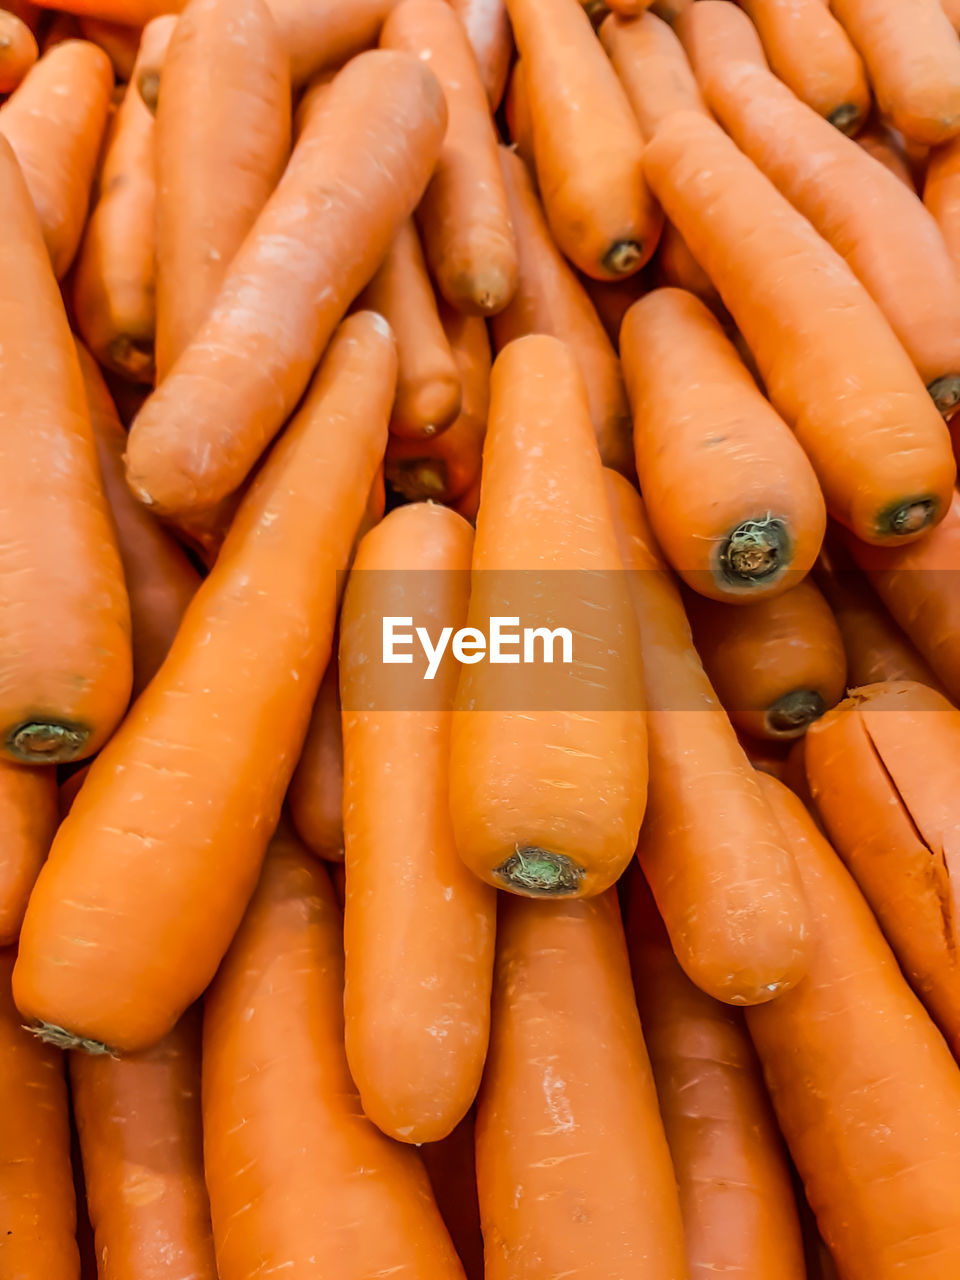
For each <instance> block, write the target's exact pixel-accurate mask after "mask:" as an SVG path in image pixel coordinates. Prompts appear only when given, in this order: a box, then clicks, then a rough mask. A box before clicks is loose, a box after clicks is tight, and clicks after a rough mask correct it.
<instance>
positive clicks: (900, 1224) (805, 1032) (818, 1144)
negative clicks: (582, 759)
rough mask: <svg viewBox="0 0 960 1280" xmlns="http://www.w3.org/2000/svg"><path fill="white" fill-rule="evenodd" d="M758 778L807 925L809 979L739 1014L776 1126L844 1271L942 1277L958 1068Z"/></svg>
mask: <svg viewBox="0 0 960 1280" xmlns="http://www.w3.org/2000/svg"><path fill="white" fill-rule="evenodd" d="M807 746H808V747H809V742H808V743H807ZM760 784H761V786H762V788H763V791H764V794H765V795H766V796H767V798H768V801H769V803H770V804H771V806H772V807H773V810H774V813H775V814H776V817H777V820H778V822H779V824H780V826H781V828H782V829H783V832H784V836H785V837H786V839H787V840H788V841H789V842H790V847H791V849H792V851H793V855H794V858H795V859H796V862H797V865H798V867H799V870H800V874H801V876H802V877H803V889H804V894H805V896H806V899H807V902H808V904H809V908H810V912H811V916H812V920H813V924H814V936H813V946H812V948H811V958H810V970H809V974H808V977H807V978H806V979H805V980H804V981H803V982H802V983H800V985H799V986H798V987H796V989H795V990H793V991H790V992H788V993H787V994H786V995H784V996H783V997H782V998H781V999H779V1000H774V1001H772V1002H771V1003H770V1004H767V1005H764V1006H763V1007H761V1008H756V1009H748V1010H747V1026H748V1028H749V1030H750V1034H751V1037H752V1038H753V1042H754V1045H755V1046H756V1048H757V1051H758V1053H759V1056H760V1061H761V1063H762V1065H763V1070H764V1075H765V1076H766V1080H767V1085H768V1087H769V1089H770V1092H771V1096H772V1099H773V1105H774V1109H775V1110H776V1113H777V1120H778V1121H779V1124H780V1129H781V1131H782V1133H783V1135H784V1137H785V1138H786V1140H787V1144H788V1146H789V1148H790V1154H791V1155H792V1157H793V1160H794V1163H795V1164H796V1166H797V1169H798V1171H799V1173H800V1176H801V1178H802V1179H803V1184H804V1189H805V1191H806V1195H807V1200H808V1201H809V1203H810V1206H811V1208H812V1209H813V1211H814V1212H815V1214H816V1216H817V1223H818V1225H819V1227H820V1233H821V1235H822V1236H823V1238H824V1240H825V1241H826V1243H827V1244H828V1245H829V1247H830V1251H831V1253H832V1254H833V1258H834V1261H835V1262H836V1264H837V1267H838V1270H839V1272H840V1274H841V1275H842V1276H843V1277H844V1280H877V1278H878V1277H880V1276H890V1277H893V1276H898V1277H903V1280H907V1277H909V1278H910V1280H943V1277H944V1276H948V1275H952V1274H955V1273H956V1271H957V1268H958V1267H960V1219H958V1217H957V1211H956V1210H957V1203H958V1199H960V1119H958V1117H960V1069H958V1067H957V1064H956V1063H955V1062H954V1061H953V1058H952V1057H951V1055H950V1051H949V1049H948V1048H947V1046H946V1044H945V1043H944V1041H943V1038H942V1037H941V1035H940V1033H939V1032H938V1031H937V1029H936V1028H935V1027H934V1025H933V1023H932V1022H931V1021H930V1019H929V1018H928V1017H927V1016H926V1014H925V1012H924V1010H923V1008H922V1007H921V1005H920V1002H919V1001H918V1000H917V998H916V997H915V996H914V995H913V993H912V992H911V990H910V988H909V987H908V986H907V984H906V982H905V981H904V979H903V977H902V975H901V974H900V971H899V969H898V968H897V965H896V961H895V960H894V958H893V956H892V954H891V953H890V949H889V947H888V946H887V944H886V942H885V941H884V939H883V936H882V934H881V933H880V929H879V927H878V926H877V923H876V921H875V920H874V918H873V916H872V915H871V913H870V910H869V908H868V907H867V905H866V903H865V902H864V901H863V899H862V898H861V896H860V894H859V892H858V891H857V888H856V885H855V884H854V883H853V881H852V880H851V878H850V876H849V874H848V873H847V871H846V870H845V869H844V867H843V864H842V863H841V862H840V860H839V859H838V858H837V857H836V855H835V854H834V852H833V850H832V849H831V848H830V846H829V845H828V844H827V842H826V841H825V840H824V839H823V837H822V836H821V835H820V833H819V831H818V830H817V829H816V825H815V824H814V822H813V820H812V819H811V818H810V816H809V814H808V813H807V812H806V810H805V809H804V807H803V805H802V803H801V802H800V800H798V799H797V797H796V796H794V795H793V794H792V793H791V792H789V791H788V790H787V789H786V788H785V787H784V786H783V785H782V784H781V783H778V782H776V781H775V780H774V779H773V778H766V777H763V776H761V777H760Z"/></svg>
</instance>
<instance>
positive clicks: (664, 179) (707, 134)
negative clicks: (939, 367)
mask: <svg viewBox="0 0 960 1280" xmlns="http://www.w3.org/2000/svg"><path fill="white" fill-rule="evenodd" d="M701 2H702V3H707V2H708V0H701ZM692 12H693V10H691V13H692ZM644 164H645V167H646V170H647V173H648V175H649V177H650V181H651V183H652V184H653V187H654V189H655V191H656V192H657V193H658V194H659V196H660V198H661V199H662V201H663V204H664V209H665V211H666V214H667V216H668V217H669V218H670V220H671V221H672V222H673V223H674V225H675V226H676V227H677V229H678V230H679V232H680V233H681V235H682V236H683V238H684V239H685V240H686V242H687V244H688V245H689V246H690V249H691V251H692V253H693V255H694V257H695V258H696V259H697V261H698V262H699V263H700V264H701V265H702V266H703V268H704V269H705V271H706V272H707V274H708V275H709V276H710V278H711V279H712V280H713V282H714V284H716V286H717V288H718V289H719V291H720V296H721V297H722V298H723V301H724V303H725V305H726V306H727V308H728V309H729V311H730V314H731V315H732V316H733V318H734V320H735V321H736V324H737V327H738V328H739V329H740V331H741V333H742V334H743V336H744V338H745V339H746V341H747V343H748V345H749V347H750V349H751V351H752V352H753V354H754V356H755V357H756V360H757V364H758V366H759V368H760V372H761V374H762V375H763V379H764V382H765V383H766V387H767V391H768V393H769V395H770V399H771V400H772V402H773V404H774V406H775V407H776V408H777V409H778V411H779V412H780V414H781V415H782V416H783V417H784V418H785V419H786V421H787V423H788V424H789V425H790V426H792V427H793V429H794V431H795V432H796V435H797V439H798V440H799V441H800V444H801V445H802V446H803V448H804V450H805V452H806V453H807V454H808V456H809V457H810V461H811V462H812V463H813V466H814V470H815V471H816V472H817V477H818V479H819V480H820V484H821V486H822V488H823V491H824V496H825V497H826V501H827V508H828V510H829V511H830V512H831V514H832V515H834V516H835V517H836V518H837V519H838V520H839V521H840V522H841V523H843V524H845V525H847V527H848V528H850V529H852V530H853V531H854V532H855V533H856V534H857V536H858V537H859V538H862V539H863V540H864V541H867V542H876V543H883V542H889V541H901V540H903V539H906V538H915V537H917V536H919V535H920V534H921V533H922V532H923V531H924V529H926V528H928V527H929V526H930V525H932V524H936V523H937V521H938V520H940V519H942V518H943V516H944V514H945V512H946V509H947V506H948V504H949V500H950V495H951V493H952V486H953V479H954V472H955V466H954V463H953V461H952V458H951V457H948V456H947V445H948V443H949V436H948V433H947V431H946V428H945V426H944V424H943V423H942V421H940V419H939V415H938V414H937V411H936V409H935V408H934V406H933V404H932V403H931V402H930V398H929V396H928V395H927V394H926V392H925V390H924V387H923V384H922V382H921V381H920V378H919V377H918V376H917V374H916V372H915V370H914V369H913V368H912V367H911V365H910V361H909V358H908V357H907V356H906V354H905V353H904V351H903V349H902V347H901V346H900V344H899V343H898V342H897V340H896V338H895V336H894V335H893V333H892V331H891V330H890V328H889V326H888V325H887V322H886V320H885V319H884V317H883V316H882V315H881V313H880V311H879V310H878V308H877V306H876V304H875V303H874V302H873V301H872V299H871V298H870V297H869V296H868V295H867V294H866V292H865V291H864V289H863V287H862V286H861V285H860V283H859V282H858V281H857V279H856V278H855V276H854V275H853V274H852V272H851V271H850V270H849V268H848V267H847V266H846V265H845V264H844V262H843V260H842V259H841V258H840V257H839V256H838V254H837V253H836V252H835V251H834V250H833V249H832V248H831V247H830V246H829V245H827V244H826V243H825V242H824V241H823V240H821V239H820V237H819V236H818V235H817V234H816V232H815V231H814V230H813V229H812V228H811V226H810V224H809V223H808V222H807V221H806V219H805V218H803V217H802V216H801V215H800V214H799V213H798V212H796V210H794V209H793V208H792V207H791V206H790V205H789V204H788V203H787V201H786V200H785V199H784V198H783V196H781V195H780V194H779V192H778V191H777V190H776V189H775V188H774V187H773V186H772V184H771V183H770V182H769V181H768V180H767V179H766V178H765V177H764V176H763V175H762V174H761V173H759V172H758V171H757V170H756V169H755V168H754V166H753V164H752V163H751V162H750V160H749V159H747V157H746V156H744V155H743V154H742V153H741V152H740V151H738V149H737V148H736V146H735V145H734V144H733V142H731V141H730V139H728V138H727V137H726V136H725V135H724V134H723V132H722V131H721V130H720V129H719V128H718V127H717V126H716V125H714V124H711V122H710V121H708V120H704V119H703V118H702V117H701V116H695V115H693V114H691V113H679V114H677V115H675V116H673V117H671V118H670V119H669V120H667V121H666V122H665V123H664V124H663V125H662V126H661V128H660V129H659V130H658V132H657V135H656V137H655V138H654V139H653V141H652V142H650V143H649V144H648V146H647V149H646V152H645V153H644ZM881 172H882V170H881Z"/></svg>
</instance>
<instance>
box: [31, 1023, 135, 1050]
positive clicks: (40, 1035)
mask: <svg viewBox="0 0 960 1280" xmlns="http://www.w3.org/2000/svg"><path fill="white" fill-rule="evenodd" d="M24 1031H29V1032H30V1034H31V1035H34V1036H36V1037H37V1039H38V1040H42V1041H43V1043H44V1044H52V1045H53V1046H54V1047H55V1048H57V1049H79V1050H81V1051H82V1052H83V1053H92V1054H109V1055H110V1056H111V1057H115V1056H116V1055H115V1054H114V1051H113V1050H112V1049H111V1048H110V1046H109V1045H106V1044H103V1043H101V1041H99V1040H88V1039H86V1037H85V1036H75V1035H73V1034H72V1033H71V1032H69V1031H64V1029H63V1027H57V1026H54V1024H53V1023H52V1022H38V1023H37V1024H36V1025H35V1026H25V1027H24Z"/></svg>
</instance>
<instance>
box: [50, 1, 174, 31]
mask: <svg viewBox="0 0 960 1280" xmlns="http://www.w3.org/2000/svg"><path fill="white" fill-rule="evenodd" d="M184 4H185V0H63V3H62V4H60V3H58V5H57V8H58V9H60V10H62V11H64V12H66V13H68V14H75V15H76V16H77V17H80V18H101V19H103V20H104V21H106V22H123V23H126V25H127V26H130V27H142V26H143V25H144V24H145V23H147V22H149V21H150V20H151V19H152V18H156V17H159V15H160V14H164V13H178V12H179V11H180V10H181V9H182V8H183V6H184Z"/></svg>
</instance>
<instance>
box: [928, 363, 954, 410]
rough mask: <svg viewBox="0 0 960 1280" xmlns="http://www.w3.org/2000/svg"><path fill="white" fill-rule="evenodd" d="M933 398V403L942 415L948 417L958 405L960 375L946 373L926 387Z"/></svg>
mask: <svg viewBox="0 0 960 1280" xmlns="http://www.w3.org/2000/svg"><path fill="white" fill-rule="evenodd" d="M927 390H928V391H929V392H930V395H931V397H932V398H933V403H934V404H935V405H936V406H937V408H938V409H939V410H940V412H941V413H942V414H943V416H944V417H945V418H946V417H949V415H950V414H951V413H953V411H954V409H956V407H957V405H960V375H958V374H955V373H948V374H946V376H945V377H943V378H937V379H936V380H935V381H934V382H931V383H930V385H929V386H928V387H927Z"/></svg>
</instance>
